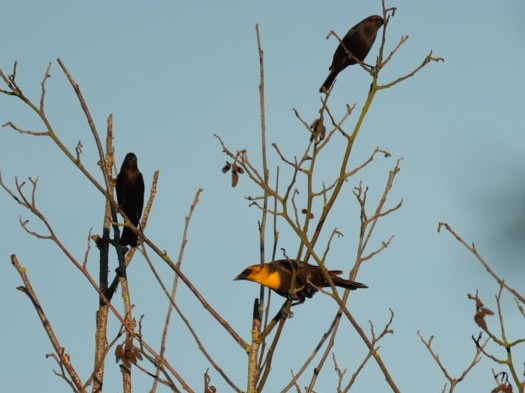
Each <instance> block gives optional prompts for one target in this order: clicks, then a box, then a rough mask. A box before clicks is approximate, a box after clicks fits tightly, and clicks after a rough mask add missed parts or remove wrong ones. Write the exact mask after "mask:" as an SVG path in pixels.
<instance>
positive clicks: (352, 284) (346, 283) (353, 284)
mask: <svg viewBox="0 0 525 393" xmlns="http://www.w3.org/2000/svg"><path fill="white" fill-rule="evenodd" d="M332 281H333V282H334V285H335V286H337V287H341V288H346V289H357V288H368V286H367V285H365V284H362V283H360V282H357V281H350V280H345V279H344V278H341V277H337V276H332Z"/></svg>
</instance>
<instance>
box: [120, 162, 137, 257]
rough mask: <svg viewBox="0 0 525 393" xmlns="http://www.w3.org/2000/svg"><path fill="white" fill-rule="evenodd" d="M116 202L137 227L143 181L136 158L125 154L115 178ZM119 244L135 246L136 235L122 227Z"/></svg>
mask: <svg viewBox="0 0 525 393" xmlns="http://www.w3.org/2000/svg"><path fill="white" fill-rule="evenodd" d="M116 190H117V201H118V204H119V206H120V208H121V209H122V210H123V211H124V213H126V216H128V218H129V221H130V222H131V223H132V224H133V225H135V226H138V225H139V221H140V216H141V215H142V207H143V206H144V179H143V178H142V173H140V171H139V168H138V167H137V156H136V155H135V154H133V153H128V154H126V158H124V162H123V163H122V167H121V168H120V173H119V174H118V176H117V185H116ZM120 244H122V245H123V246H128V245H129V246H131V247H136V246H137V235H136V234H135V233H134V232H133V231H132V230H131V229H130V228H128V227H124V230H123V231H122V236H121V237H120Z"/></svg>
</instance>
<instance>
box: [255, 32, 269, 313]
mask: <svg viewBox="0 0 525 393" xmlns="http://www.w3.org/2000/svg"><path fill="white" fill-rule="evenodd" d="M255 31H256V33H257V50H258V53H259V69H260V82H259V105H260V111H261V149H262V151H261V154H262V165H263V181H264V183H265V184H268V181H269V172H268V162H267V157H266V150H267V149H266V109H265V96H264V50H263V48H262V45H261V34H260V31H259V24H258V23H256V24H255ZM267 210H268V192H267V191H266V189H265V190H264V198H263V209H262V217H261V222H260V224H259V246H260V261H261V263H264V262H266V255H265V234H266V219H267V215H268V213H267ZM259 299H260V300H259V305H260V307H263V306H264V287H263V286H261V289H260V295H259Z"/></svg>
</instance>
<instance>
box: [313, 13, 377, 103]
mask: <svg viewBox="0 0 525 393" xmlns="http://www.w3.org/2000/svg"><path fill="white" fill-rule="evenodd" d="M383 23H384V20H383V18H382V17H380V16H379V15H372V16H369V17H368V18H366V19H364V20H362V21H361V22H359V23H358V24H357V25H355V26H354V27H352V28H351V29H350V30H349V31H348V33H346V35H345V36H344V38H343V39H342V40H341V42H340V43H339V46H338V47H337V49H336V50H335V53H334V59H333V60H332V65H331V66H330V68H329V70H330V74H328V78H326V80H325V81H324V83H323V85H322V86H321V88H320V89H319V92H320V93H323V92H327V91H328V90H329V89H330V87H331V86H332V83H334V80H335V78H336V77H337V75H338V74H339V73H340V72H341V71H342V70H344V69H345V68H346V67H348V66H349V65H352V64H355V63H357V61H356V59H357V60H359V61H360V62H361V61H363V60H364V59H365V57H366V55H368V52H370V48H372V45H373V44H374V41H375V39H376V35H377V31H378V30H379V28H380V27H381V26H383ZM348 52H350V53H351V54H352V55H353V56H352V55H350V54H349V53H348Z"/></svg>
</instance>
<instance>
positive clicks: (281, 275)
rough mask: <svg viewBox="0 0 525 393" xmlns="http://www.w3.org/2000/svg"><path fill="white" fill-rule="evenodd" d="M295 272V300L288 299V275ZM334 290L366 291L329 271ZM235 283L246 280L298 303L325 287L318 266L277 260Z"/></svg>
mask: <svg viewBox="0 0 525 393" xmlns="http://www.w3.org/2000/svg"><path fill="white" fill-rule="evenodd" d="M293 269H295V271H296V273H295V288H296V293H295V296H291V295H292V294H291V291H290V286H291V285H292V283H291V281H292V271H293ZM328 273H329V274H330V277H331V278H332V281H333V283H334V285H335V286H337V287H342V288H346V289H357V288H368V287H367V286H366V285H365V284H361V283H360V282H355V281H350V280H345V279H344V278H341V277H338V275H339V274H341V273H343V272H342V271H340V270H329V271H328ZM235 280H248V281H253V282H256V283H259V284H261V285H264V286H265V287H268V288H270V289H273V290H274V291H275V292H277V293H278V294H279V295H281V296H284V297H286V298H293V299H294V300H298V301H299V302H300V303H302V302H304V300H305V299H306V298H311V297H312V296H313V295H314V294H315V293H316V292H317V291H318V289H317V288H322V287H329V286H330V284H328V281H326V279H325V277H324V275H323V272H322V270H321V268H320V267H319V266H314V265H310V264H308V263H305V262H296V261H295V260H292V259H281V260H278V261H273V262H269V263H264V264H260V265H253V266H249V267H247V268H246V269H244V270H243V272H242V273H241V274H239V275H238V276H237V277H235Z"/></svg>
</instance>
